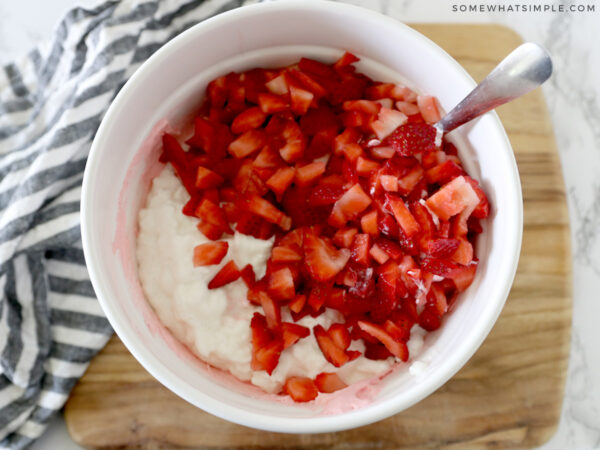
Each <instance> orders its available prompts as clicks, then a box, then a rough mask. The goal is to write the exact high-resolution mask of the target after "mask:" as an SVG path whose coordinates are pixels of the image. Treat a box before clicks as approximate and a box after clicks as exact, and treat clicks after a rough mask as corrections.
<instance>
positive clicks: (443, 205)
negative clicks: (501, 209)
mask: <svg viewBox="0 0 600 450" xmlns="http://www.w3.org/2000/svg"><path fill="white" fill-rule="evenodd" d="M425 203H427V207H428V208H429V209H430V210H432V211H433V212H434V213H435V214H436V215H437V216H438V217H439V218H440V219H442V220H448V219H449V218H450V217H452V216H454V215H456V214H459V213H461V212H463V211H464V210H467V211H468V214H470V213H471V212H472V211H473V210H474V209H475V208H476V207H477V205H479V197H478V196H477V192H475V190H474V189H473V187H472V186H471V184H470V183H469V182H467V180H466V178H465V177H463V176H460V177H457V178H455V179H453V180H452V181H451V182H449V183H447V184H445V185H444V186H442V188H441V189H440V190H439V191H437V192H436V193H435V194H433V195H432V196H431V197H429V198H428V199H427V200H426V201H425Z"/></svg>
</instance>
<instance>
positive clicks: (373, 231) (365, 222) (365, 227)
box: [360, 210, 379, 236]
mask: <svg viewBox="0 0 600 450" xmlns="http://www.w3.org/2000/svg"><path fill="white" fill-rule="evenodd" d="M360 227H361V229H362V231H363V232H364V233H367V234H370V235H372V236H377V235H378V234H379V228H378V221H377V210H373V211H371V212H368V213H366V214H364V215H363V216H362V217H361V218H360Z"/></svg>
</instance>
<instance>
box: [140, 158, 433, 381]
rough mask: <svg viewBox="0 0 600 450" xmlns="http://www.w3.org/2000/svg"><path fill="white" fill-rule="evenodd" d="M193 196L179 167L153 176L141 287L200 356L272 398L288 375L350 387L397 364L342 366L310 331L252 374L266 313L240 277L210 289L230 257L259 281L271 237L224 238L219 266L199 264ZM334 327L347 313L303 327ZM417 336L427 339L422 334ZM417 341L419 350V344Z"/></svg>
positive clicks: (307, 321)
mask: <svg viewBox="0 0 600 450" xmlns="http://www.w3.org/2000/svg"><path fill="white" fill-rule="evenodd" d="M188 199H189V195H188V193H187V192H186V191H185V189H184V188H183V186H182V185H181V183H180V181H179V179H178V178H177V177H176V176H175V174H174V172H173V169H172V168H171V166H170V165H169V166H166V167H165V168H164V169H163V171H162V172H161V174H160V175H159V176H158V177H156V178H155V179H154V181H153V185H152V189H151V191H150V193H149V194H148V198H147V203H146V206H145V208H143V209H142V210H141V211H140V213H139V234H138V238H137V259H138V265H139V277H140V281H141V284H142V287H143V289H144V292H145V295H146V297H147V299H148V301H149V302H150V304H151V305H152V307H153V308H154V310H155V311H156V313H157V315H158V317H159V319H160V320H161V321H162V323H163V324H164V325H165V326H166V327H167V328H168V329H169V330H170V331H171V332H172V333H173V335H174V336H175V337H176V338H177V339H179V340H180V341H181V342H183V343H184V344H185V345H187V346H188V347H189V348H190V349H191V351H192V352H193V353H195V354H196V355H197V356H198V357H199V358H200V359H202V360H204V361H206V362H207V363H209V364H211V365H213V366H215V367H217V368H219V369H222V370H226V371H228V372H230V373H231V374H233V375H234V376H236V377H237V378H238V379H240V380H242V381H246V382H250V383H252V384H254V385H256V386H259V387H261V388H262V389H263V390H265V391H266V392H269V393H277V392H279V391H280V390H281V387H282V386H283V383H284V382H285V380H286V379H287V378H288V377H290V376H303V377H310V378H314V377H315V376H316V375H317V374H319V373H320V372H335V371H337V372H338V375H339V376H340V378H341V379H342V380H343V381H344V382H346V383H347V384H351V383H355V382H358V381H361V380H363V379H366V378H370V377H372V376H374V375H376V374H378V373H382V372H385V371H386V370H387V369H389V368H390V367H391V366H392V365H393V364H394V362H395V361H394V358H389V359H387V360H383V361H372V360H369V359H367V358H365V357H363V356H361V357H359V358H357V359H355V360H354V361H351V362H349V363H347V364H345V365H344V366H343V367H341V368H339V369H336V368H335V367H334V366H333V365H331V364H330V363H329V362H327V360H326V359H325V358H324V357H323V354H322V353H321V351H320V349H319V347H318V345H317V342H316V339H315V338H314V335H313V334H312V333H311V335H310V336H308V337H306V338H304V339H301V340H300V341H298V342H297V343H296V344H295V345H293V346H291V347H290V348H288V349H286V350H284V351H283V352H282V354H281V358H280V360H279V364H278V365H277V367H276V369H275V370H274V371H273V373H272V374H271V375H268V374H267V373H266V372H265V371H257V372H255V371H253V370H252V369H251V367H250V361H251V355H252V344H251V331H250V320H251V319H252V315H253V314H254V313H255V312H262V310H261V309H260V308H258V307H256V306H254V305H252V304H251V303H250V302H249V301H248V300H247V299H246V291H247V288H246V285H245V284H244V282H243V281H241V280H238V281H235V282H234V283H230V284H228V285H226V286H224V287H222V288H220V289H214V290H209V289H208V288H207V285H208V282H209V281H210V280H211V279H212V278H213V276H214V275H215V274H216V273H217V272H218V271H219V270H220V269H221V267H222V266H223V265H225V264H226V263H227V262H228V261H230V260H231V259H233V260H234V261H235V263H236V265H237V266H238V267H244V266H245V265H246V264H251V265H252V266H253V268H254V271H255V273H256V275H257V277H262V276H263V275H264V273H265V270H266V261H267V259H268V258H269V255H270V250H271V247H272V245H273V240H272V239H271V240H266V241H265V240H260V239H255V238H252V237H249V236H246V235H242V234H238V233H236V234H235V235H234V236H232V237H227V238H226V239H224V240H226V241H227V242H228V243H229V252H228V254H227V256H226V257H225V258H224V260H223V261H222V262H221V264H219V265H214V266H207V267H194V266H193V263H192V255H193V251H192V249H193V248H194V247H195V246H196V245H198V244H202V243H203V242H206V241H207V239H206V238H205V237H204V235H203V234H202V233H200V232H199V231H198V229H197V228H196V224H197V220H196V219H194V218H192V217H188V216H185V215H184V214H182V213H181V208H182V207H183V205H184V204H185V203H186V202H187V200H188ZM225 236H227V235H225ZM282 319H283V320H284V321H291V317H290V314H289V311H288V310H287V308H283V310H282ZM334 322H342V316H341V315H340V314H339V313H338V312H337V311H334V310H327V312H326V313H324V314H321V315H320V316H319V317H317V318H313V317H304V318H303V319H302V320H300V321H299V322H298V323H299V324H301V325H304V326H306V327H309V328H311V329H312V327H313V326H314V325H316V324H318V323H319V324H321V325H322V326H324V327H325V328H328V327H329V326H330V325H331V324H332V323H334ZM417 335H418V339H417V340H419V341H420V342H422V337H421V335H419V334H418V333H417ZM411 341H412V339H411ZM415 344H416V342H415V343H413V344H412V345H413V347H414V350H417V348H416V347H420V346H421V345H418V344H417V345H415ZM409 345H410V342H409ZM350 348H351V349H353V350H359V351H362V350H364V347H363V344H362V343H360V342H358V341H353V343H352V346H351V347H350ZM412 350H413V349H411V353H412ZM414 356H416V355H412V354H411V357H414Z"/></svg>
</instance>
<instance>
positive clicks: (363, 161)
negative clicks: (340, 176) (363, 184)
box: [356, 156, 379, 177]
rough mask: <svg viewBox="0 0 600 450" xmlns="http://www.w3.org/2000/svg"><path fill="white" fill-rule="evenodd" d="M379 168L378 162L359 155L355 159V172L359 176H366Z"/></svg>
mask: <svg viewBox="0 0 600 450" xmlns="http://www.w3.org/2000/svg"><path fill="white" fill-rule="evenodd" d="M377 169H379V163H377V162H375V161H371V160H370V159H367V158H363V157H362V156H359V157H358V158H357V160H356V173H357V174H358V176H359V177H368V176H370V175H371V174H373V173H374V172H376V171H377Z"/></svg>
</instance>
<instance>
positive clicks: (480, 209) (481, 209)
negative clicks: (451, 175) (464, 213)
mask: <svg viewBox="0 0 600 450" xmlns="http://www.w3.org/2000/svg"><path fill="white" fill-rule="evenodd" d="M465 180H467V182H468V183H469V184H470V185H471V187H472V188H473V190H474V191H475V193H476V194H477V197H479V204H478V205H477V206H476V207H475V209H474V210H473V213H472V215H473V217H475V218H477V219H485V218H486V217H487V216H489V214H490V203H489V201H488V199H487V196H486V195H485V192H483V189H481V186H479V183H478V182H477V181H475V180H474V179H473V178H471V177H469V176H467V175H465Z"/></svg>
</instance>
